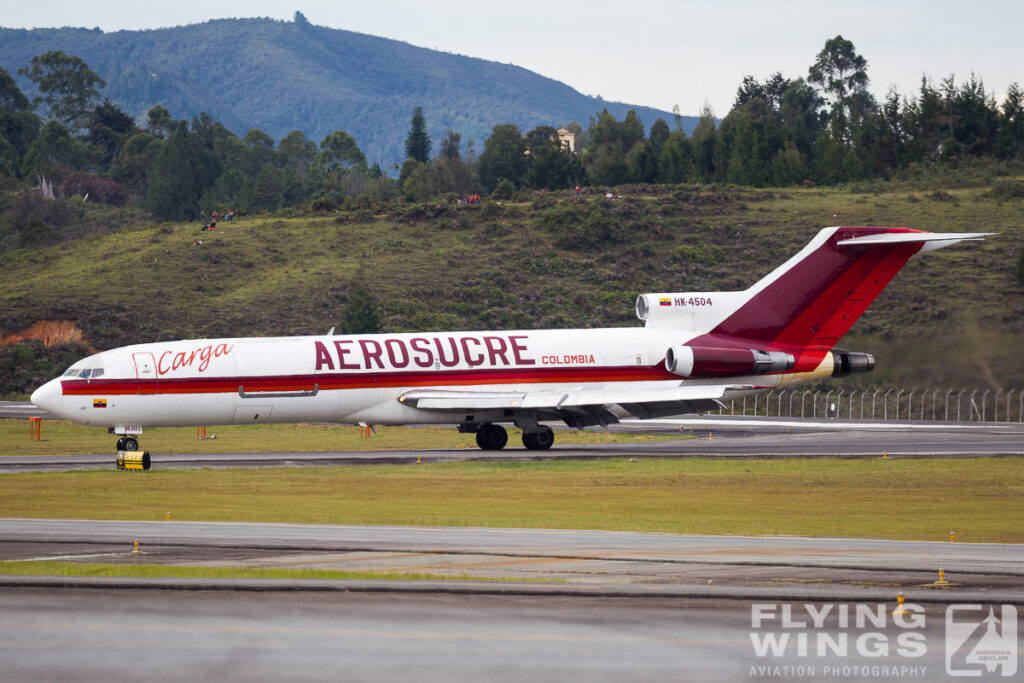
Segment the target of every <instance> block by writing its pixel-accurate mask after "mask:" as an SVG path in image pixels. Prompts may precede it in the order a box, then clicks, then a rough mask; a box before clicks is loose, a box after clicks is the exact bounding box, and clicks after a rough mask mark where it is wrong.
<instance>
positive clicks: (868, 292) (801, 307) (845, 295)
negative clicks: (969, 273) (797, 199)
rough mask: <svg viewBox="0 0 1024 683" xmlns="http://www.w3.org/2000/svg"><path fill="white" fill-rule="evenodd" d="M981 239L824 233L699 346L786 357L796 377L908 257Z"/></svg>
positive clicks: (879, 231) (902, 231)
mask: <svg viewBox="0 0 1024 683" xmlns="http://www.w3.org/2000/svg"><path fill="white" fill-rule="evenodd" d="M983 236H984V234H983V233H956V234H940V233H929V232H922V231H919V230H911V229H909V228H878V227H843V228H826V229H824V230H822V231H821V232H819V233H818V234H817V235H816V236H815V238H814V239H813V240H812V241H811V242H810V244H808V245H807V246H806V247H804V249H803V250H801V251H800V253H798V254H797V255H796V256H794V257H793V258H791V259H790V260H789V261H787V262H786V263H784V264H783V265H781V266H780V267H778V268H776V269H775V270H774V271H772V272H771V273H770V274H768V275H767V276H766V277H765V278H763V279H762V280H761V281H760V282H758V283H757V284H755V285H754V286H752V287H751V288H750V289H748V290H747V292H748V293H749V294H750V298H749V299H748V300H747V301H746V302H745V303H743V304H741V305H740V306H739V308H737V310H736V311H734V312H733V313H732V314H730V315H729V316H728V317H726V318H725V319H724V320H723V321H722V322H721V323H719V324H718V325H717V326H716V327H715V328H714V329H712V330H711V331H710V332H709V333H708V334H707V335H704V337H702V340H703V341H705V342H706V343H707V344H708V345H714V346H723V345H726V346H736V345H739V346H745V347H753V348H763V349H766V350H780V351H788V352H790V353H793V354H794V355H795V356H796V358H797V362H796V367H795V368H794V370H795V371H796V372H801V371H806V370H811V369H813V368H814V367H816V366H817V364H818V362H820V360H821V358H822V357H823V356H824V354H825V353H826V352H827V351H828V350H829V349H831V348H832V347H833V346H835V344H836V343H837V342H838V341H839V339H840V338H841V337H842V336H843V335H844V334H846V332H847V331H848V330H849V329H850V327H851V326H852V325H853V323H855V322H856V321H857V319H858V318H860V316H861V314H862V313H864V311H865V310H866V309H867V307H868V306H870V305H871V302H872V301H874V300H875V297H877V296H878V294H879V293H880V292H881V291H882V290H883V289H884V288H885V286H886V285H887V284H889V281H890V280H892V278H893V277H894V276H895V275H896V273H898V272H899V271H900V269H901V268H902V267H903V266H904V265H905V264H906V262H907V261H908V260H909V259H910V257H911V256H913V255H914V254H916V253H918V252H919V251H923V250H931V249H937V248H941V247H943V246H948V245H949V244H954V243H956V242H959V241H961V240H965V239H979V238H980V237H983ZM690 343H691V344H696V343H698V342H697V340H694V341H692V342H690Z"/></svg>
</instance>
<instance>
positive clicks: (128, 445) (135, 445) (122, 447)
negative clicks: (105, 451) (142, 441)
mask: <svg viewBox="0 0 1024 683" xmlns="http://www.w3.org/2000/svg"><path fill="white" fill-rule="evenodd" d="M117 450H119V451H137V450H139V440H138V439H136V438H135V437H134V436H122V437H121V438H120V439H118V440H117Z"/></svg>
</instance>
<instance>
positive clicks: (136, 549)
mask: <svg viewBox="0 0 1024 683" xmlns="http://www.w3.org/2000/svg"><path fill="white" fill-rule="evenodd" d="M132 554H133V555H141V554H142V551H141V550H139V542H138V541H135V549H134V550H132Z"/></svg>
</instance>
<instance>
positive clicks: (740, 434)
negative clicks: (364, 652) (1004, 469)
mask: <svg viewBox="0 0 1024 683" xmlns="http://www.w3.org/2000/svg"><path fill="white" fill-rule="evenodd" d="M691 428H692V429H691ZM615 429H616V430H619V431H643V432H645V433H653V434H661V435H667V436H679V437H680V438H678V439H668V440H664V441H650V442H644V443H610V444H586V445H571V444H559V443H558V433H557V432H556V437H555V446H554V447H553V448H552V449H551V450H549V451H527V450H525V449H523V448H519V447H511V446H510V447H508V448H506V449H504V450H501V451H481V450H478V449H476V448H467V449H452V450H415V451H410V450H405V451H364V452H333V453H330V452H329V453H216V454H210V453H184V454H162V453H160V452H159V431H156V432H154V435H153V436H148V435H143V437H142V438H140V442H141V444H142V446H141V447H142V448H143V449H146V450H149V451H150V454H151V457H152V462H153V467H154V468H155V469H195V468H203V467H292V466H323V467H326V466H339V465H382V464H392V465H393V464H409V463H414V462H416V461H417V460H422V461H424V462H448V461H457V460H482V459H488V460H502V459H504V460H548V459H559V458H563V459H573V458H575V459H597V458H622V457H645V458H685V457H728V458H778V457H808V458H819V457H839V458H873V457H880V456H881V455H882V454H883V453H885V454H886V455H887V456H888V457H936V458H962V457H981V456H1003V455H1013V456H1024V425H1021V424H1012V423H1011V424H994V423H985V424H973V425H971V424H966V425H947V424H941V423H939V424H935V423H928V424H919V423H906V424H902V423H897V424H892V425H885V426H865V425H862V424H853V425H852V426H851V425H849V424H848V423H835V422H825V421H818V422H813V421H806V422H804V423H801V424H800V426H799V427H792V426H790V423H788V422H774V421H766V420H757V421H750V422H747V421H738V420H735V419H728V418H727V419H723V420H716V419H714V418H710V417H709V418H706V419H702V420H692V419H688V420H672V421H669V420H658V421H651V422H643V423H630V422H626V423H623V424H621V425H616V426H615ZM114 458H115V456H114V453H113V452H111V453H110V454H109V455H61V456H5V457H2V458H0V472H29V471H56V470H60V471H63V470H96V469H110V468H111V467H113V466H114Z"/></svg>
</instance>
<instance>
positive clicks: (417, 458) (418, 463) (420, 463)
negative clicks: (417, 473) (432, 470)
mask: <svg viewBox="0 0 1024 683" xmlns="http://www.w3.org/2000/svg"><path fill="white" fill-rule="evenodd" d="M416 464H417V465H422V464H423V459H422V458H420V456H418V455H417V456H416Z"/></svg>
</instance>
